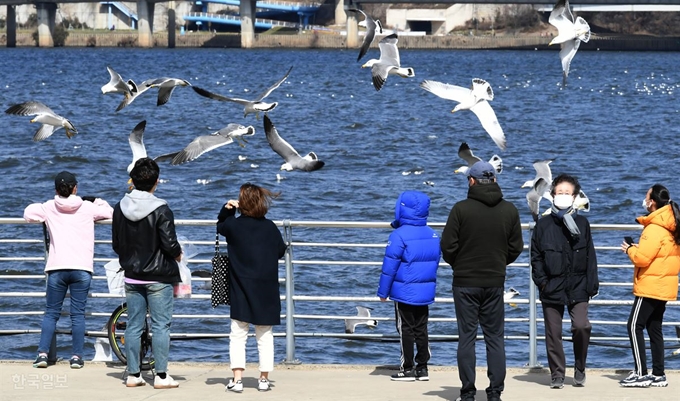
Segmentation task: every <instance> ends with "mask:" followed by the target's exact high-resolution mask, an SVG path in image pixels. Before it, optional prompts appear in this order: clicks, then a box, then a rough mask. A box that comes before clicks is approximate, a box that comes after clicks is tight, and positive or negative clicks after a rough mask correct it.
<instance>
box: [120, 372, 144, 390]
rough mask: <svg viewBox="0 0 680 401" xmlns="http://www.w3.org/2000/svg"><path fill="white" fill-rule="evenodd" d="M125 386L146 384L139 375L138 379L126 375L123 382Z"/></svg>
mask: <svg viewBox="0 0 680 401" xmlns="http://www.w3.org/2000/svg"><path fill="white" fill-rule="evenodd" d="M125 386H127V387H139V386H146V382H145V381H144V379H142V375H139V377H136V376H133V375H128V377H127V380H126V381H125Z"/></svg>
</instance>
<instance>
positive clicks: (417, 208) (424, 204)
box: [390, 191, 430, 228]
mask: <svg viewBox="0 0 680 401" xmlns="http://www.w3.org/2000/svg"><path fill="white" fill-rule="evenodd" d="M429 214H430V198H429V197H428V196H427V195H425V194H424V193H422V192H420V191H404V192H402V193H401V195H399V198H398V199H397V205H396V206H395V208H394V221H393V222H392V223H391V224H390V225H391V226H392V227H394V228H398V227H401V226H402V225H405V224H407V225H412V226H424V225H426V224H427V216H428V215H429Z"/></svg>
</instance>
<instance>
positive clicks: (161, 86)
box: [144, 77, 191, 106]
mask: <svg viewBox="0 0 680 401" xmlns="http://www.w3.org/2000/svg"><path fill="white" fill-rule="evenodd" d="M144 84H146V85H147V86H148V87H149V88H158V101H157V102H156V106H162V105H164V104H166V103H167V102H168V101H169V100H170V97H171V96H172V91H174V90H175V88H176V87H178V86H191V84H190V83H189V81H187V80H184V79H179V78H165V77H164V78H156V79H150V80H148V81H144Z"/></svg>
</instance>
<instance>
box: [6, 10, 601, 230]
mask: <svg viewBox="0 0 680 401" xmlns="http://www.w3.org/2000/svg"><path fill="white" fill-rule="evenodd" d="M348 11H351V12H355V13H360V14H362V15H363V16H364V20H363V21H362V24H364V25H365V26H366V34H365V36H364V40H363V43H362V46H361V48H360V51H359V56H358V57H357V62H358V61H360V60H361V59H362V58H363V57H364V56H365V55H366V54H367V53H368V51H369V48H370V46H371V43H372V42H373V40H374V38H375V36H376V34H377V33H382V31H383V29H382V24H381V23H380V21H378V20H374V19H373V18H371V17H370V16H368V15H367V14H366V13H365V12H364V11H362V10H359V9H350V10H348ZM549 22H550V24H552V25H554V26H555V27H556V28H557V29H558V36H556V37H555V38H554V39H553V40H552V41H551V42H550V44H556V43H559V44H561V46H562V49H561V51H560V59H561V62H562V69H563V85H566V79H567V76H568V74H569V66H570V64H571V60H572V59H573V57H574V55H575V54H576V51H577V50H578V47H579V45H580V43H581V42H582V41H583V42H587V41H588V40H589V38H590V27H589V26H588V23H587V22H586V21H585V20H583V18H581V17H578V18H576V19H574V16H573V14H572V13H571V10H570V8H569V3H568V0H558V1H557V4H556V5H555V7H554V8H553V11H552V12H551V14H550V18H549ZM397 43H398V37H397V34H396V33H393V34H390V35H387V36H385V37H384V38H382V39H381V40H380V42H379V46H378V47H379V49H380V58H379V59H370V60H369V61H367V62H366V63H364V64H363V65H362V66H361V67H362V68H370V69H371V75H372V82H373V86H374V88H375V90H376V91H380V90H381V89H382V88H383V86H384V85H385V83H386V82H387V78H388V77H389V76H390V75H396V76H400V77H403V78H411V77H414V76H415V70H414V69H413V68H412V67H402V66H401V62H400V58H399V49H398V47H397ZM292 69H293V67H290V68H289V69H288V71H287V72H286V73H285V75H284V76H283V77H282V78H280V79H279V80H278V81H276V82H275V83H274V84H273V85H271V86H270V87H269V88H267V89H266V90H265V91H264V92H262V93H261V94H260V95H259V96H257V97H256V98H254V99H252V100H247V99H240V98H235V97H227V96H223V95H220V94H216V93H213V92H210V91H208V90H205V89H202V88H200V87H197V86H194V85H192V84H191V83H189V82H188V81H186V80H184V79H179V78H167V77H163V78H154V79H148V80H145V81H143V82H142V83H141V84H139V85H138V84H136V83H135V82H134V81H133V80H132V79H128V80H125V79H123V77H122V76H121V75H120V74H118V73H117V72H116V71H114V70H113V69H112V68H111V67H107V70H108V72H109V75H110V80H109V82H108V83H107V84H106V85H103V86H102V87H101V91H102V93H103V94H121V95H123V98H122V100H121V102H120V104H119V105H118V107H117V108H116V112H118V111H120V110H122V109H123V108H125V107H127V106H128V105H130V104H131V103H132V102H133V101H134V100H135V99H136V98H137V97H138V96H140V95H142V94H143V93H145V92H147V91H148V90H149V89H152V88H157V89H158V100H157V103H156V104H157V106H161V105H164V104H166V103H168V101H169V100H170V98H171V96H172V93H173V91H174V90H175V88H176V87H180V86H181V87H186V86H190V87H191V88H192V89H193V90H194V91H195V92H196V93H197V94H199V95H201V96H203V97H206V98H209V99H213V100H218V101H225V102H233V103H237V104H239V105H241V106H243V117H244V118H246V117H247V116H248V115H249V114H255V116H256V118H257V119H258V120H259V117H260V113H263V114H264V131H265V135H266V138H267V142H268V143H269V145H270V147H271V148H272V150H273V151H274V152H275V153H277V154H278V155H279V156H280V157H281V158H282V159H283V160H284V163H283V164H282V165H281V170H286V171H292V170H300V171H305V172H311V171H316V170H319V169H321V168H322V167H323V166H324V164H325V163H324V161H322V160H320V159H319V158H318V156H317V155H316V154H315V153H314V152H310V153H308V154H307V155H305V156H300V154H299V153H298V152H297V151H296V150H295V149H294V148H293V147H292V146H291V145H290V144H289V143H288V142H286V141H285V140H284V139H283V138H282V137H281V135H280V134H279V132H278V130H277V129H276V127H275V126H274V123H273V122H272V121H271V119H270V118H269V116H268V114H267V113H268V112H270V111H272V110H274V109H275V108H276V107H277V105H278V102H271V103H268V102H265V99H266V98H267V97H268V96H269V95H271V94H272V92H274V91H275V90H276V89H277V88H278V87H279V86H281V84H283V83H284V82H285V80H286V79H287V78H288V76H289V75H290V73H291V71H292ZM420 87H421V88H422V89H424V90H426V91H428V92H430V93H432V94H434V95H436V96H438V97H440V98H443V99H447V100H452V101H454V102H456V103H457V104H456V106H455V107H454V108H453V110H452V111H451V112H452V113H455V112H457V111H461V110H470V111H472V112H473V113H474V114H475V115H476V116H477V118H478V119H479V121H480V123H481V125H482V127H483V128H484V130H485V131H486V132H487V133H488V135H489V136H490V137H491V139H492V140H493V141H494V143H495V144H496V146H498V148H500V149H501V150H505V149H506V146H507V144H506V138H505V133H504V132H503V129H502V128H501V126H500V124H499V122H498V119H497V118H496V114H495V113H494V111H493V108H492V107H491V105H490V103H489V102H490V101H493V99H494V93H493V89H492V88H491V85H490V84H489V83H488V82H487V81H485V80H483V79H481V78H474V79H472V85H471V87H470V88H464V87H461V86H456V85H450V84H446V83H442V82H437V81H432V80H424V81H422V82H421V83H420ZM5 113H7V114H11V115H20V116H29V115H30V116H35V117H34V118H33V119H32V120H31V122H32V123H33V122H37V123H40V124H41V126H40V128H39V129H38V130H37V131H36V132H35V134H34V136H33V140H34V141H42V140H45V139H47V138H49V137H50V136H51V135H52V134H53V133H54V132H55V131H57V130H59V129H61V128H64V130H65V131H66V136H67V137H68V138H71V137H73V136H74V135H76V134H77V133H78V130H77V129H76V127H75V126H74V125H73V123H71V121H69V120H68V119H66V118H64V117H62V116H60V115H58V114H56V113H55V112H54V111H52V110H51V109H50V108H49V107H48V106H46V105H45V104H43V103H40V102H37V101H28V102H25V103H21V104H15V105H12V106H11V107H9V108H8V109H7V110H5ZM145 128H146V121H142V122H140V123H139V124H137V126H135V128H134V129H133V130H132V132H131V133H130V134H129V144H130V149H131V151H132V162H131V163H130V164H129V165H128V168H127V170H128V172H129V171H130V170H131V169H132V167H133V166H134V164H135V162H136V161H137V160H138V159H139V158H142V157H147V151H146V147H145V146H144V141H143V135H144V130H145ZM254 134H255V128H254V127H253V126H252V125H250V126H244V125H241V124H237V123H230V124H228V125H227V126H226V127H224V128H222V129H220V130H218V131H216V132H213V133H212V134H209V135H202V136H198V137H196V138H195V139H193V140H192V141H191V142H190V143H189V144H188V145H187V146H186V147H184V148H183V149H181V150H179V151H177V152H173V153H169V154H164V155H160V156H157V157H155V160H157V161H165V160H167V161H170V163H171V164H172V165H178V164H183V163H187V162H191V161H193V160H195V159H197V158H198V157H200V156H201V155H203V154H204V153H206V152H209V151H211V150H214V149H217V148H219V147H221V146H225V145H228V144H230V143H234V142H236V143H238V144H239V145H240V146H245V143H246V142H247V140H246V138H245V137H249V136H252V135H254ZM458 156H459V157H460V158H461V159H462V160H464V161H465V162H466V163H467V166H461V167H460V168H458V169H457V170H455V172H456V173H466V172H467V170H468V168H469V166H472V164H474V163H475V162H477V161H479V160H481V158H479V157H477V156H475V155H474V154H473V153H472V150H471V149H470V147H469V146H468V144H467V143H462V144H461V145H460V148H459V150H458ZM551 161H552V160H542V161H537V162H535V163H534V168H535V169H536V177H535V178H534V179H533V180H530V181H527V182H526V183H525V184H524V185H523V186H522V187H530V188H531V189H530V191H529V193H527V196H526V198H527V203H528V205H529V208H530V210H531V213H532V216H533V217H534V219H537V218H538V215H539V202H540V200H541V198H547V199H549V200H551V199H550V195H549V189H550V184H551V183H552V173H551V172H550V166H549V164H550V162H551ZM489 162H490V163H491V164H492V165H493V166H494V167H495V168H496V171H497V173H501V172H502V171H503V163H502V160H501V158H500V157H499V156H498V155H494V156H493V157H492V158H491V159H490V160H489ZM426 184H427V182H426ZM428 185H432V184H428ZM577 202H578V204H575V208H577V209H578V210H584V211H588V210H589V205H590V204H589V201H588V198H587V197H586V196H585V194H584V193H583V192H581V194H579V195H578V198H577Z"/></svg>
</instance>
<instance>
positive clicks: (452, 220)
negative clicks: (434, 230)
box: [439, 206, 460, 267]
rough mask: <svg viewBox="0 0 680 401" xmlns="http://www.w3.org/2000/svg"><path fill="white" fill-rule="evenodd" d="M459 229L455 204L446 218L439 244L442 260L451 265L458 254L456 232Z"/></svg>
mask: <svg viewBox="0 0 680 401" xmlns="http://www.w3.org/2000/svg"><path fill="white" fill-rule="evenodd" d="M459 231H460V221H459V220H458V213H457V210H456V206H454V207H453V208H452V209H451V213H449V218H448V220H446V225H445V226H444V231H443V232H442V239H441V240H440V242H439V244H440V246H441V249H442V258H444V261H446V263H448V264H449V265H451V267H453V264H454V263H455V262H456V256H458V249H459V245H458V232H459Z"/></svg>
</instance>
